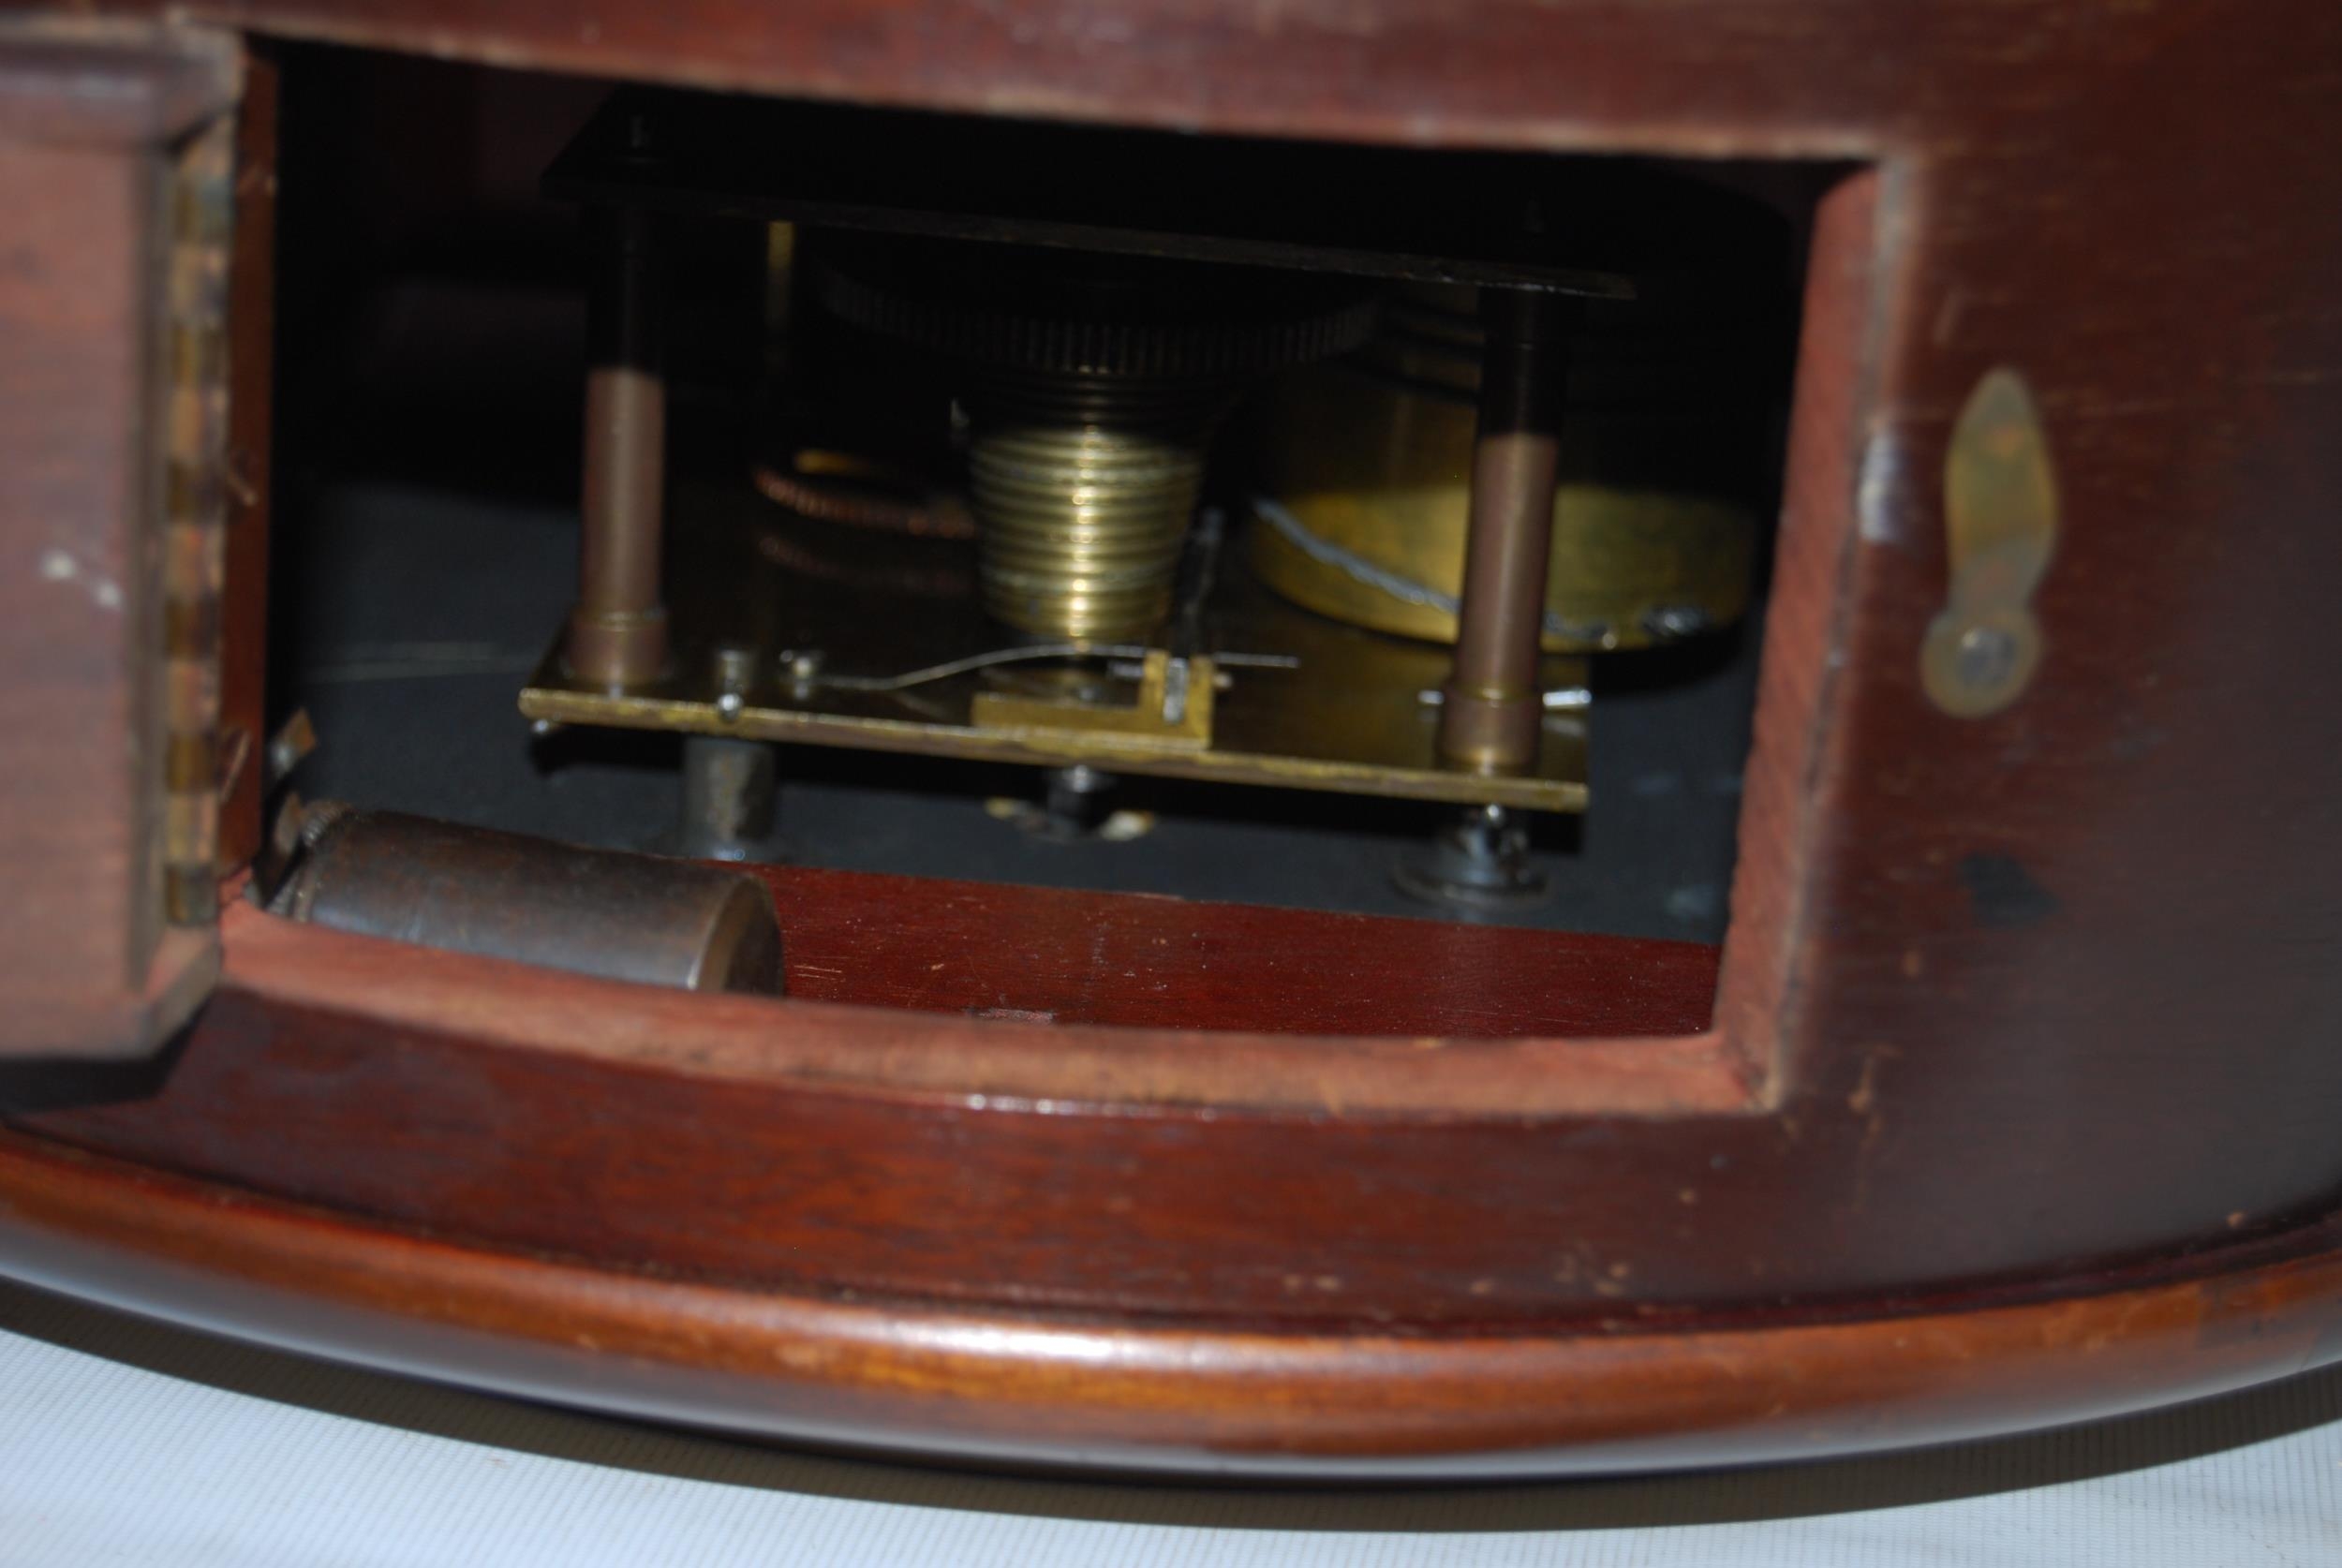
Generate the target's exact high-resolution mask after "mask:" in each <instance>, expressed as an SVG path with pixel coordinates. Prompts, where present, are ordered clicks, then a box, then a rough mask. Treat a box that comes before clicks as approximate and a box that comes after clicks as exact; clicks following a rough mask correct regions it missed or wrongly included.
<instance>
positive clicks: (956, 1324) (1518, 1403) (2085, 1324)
mask: <svg viewBox="0 0 2342 1568" xmlns="http://www.w3.org/2000/svg"><path fill="white" fill-rule="evenodd" d="M0 1249H5V1250H6V1251H7V1256H8V1258H9V1260H10V1264H9V1266H10V1269H11V1271H12V1272H15V1273H17V1274H20V1275H22V1276H23V1277H26V1278H29V1279H33V1280H38V1281H40V1282H42V1283H44V1284H48V1285H51V1286H52V1287H55V1288H59V1289H64V1290H70V1291H73V1292H76V1293H78V1294H85V1295H89V1296H93V1297H95V1298H96V1299H99V1300H102V1301H107V1302H111V1303H112V1304H114V1305H117V1306H122V1307H126V1308H129V1309H134V1310H138V1311H142V1312H150V1313H156V1314H158V1315H162V1316H166V1317H171V1318H175V1319H178V1320H180V1321H183V1322H188V1323H194V1324H201V1325H203V1326H207V1327H212V1328H216V1329H219V1330H222V1331H224V1332H228V1333H231V1334H236V1335H240V1336H244V1337H247V1338H254V1339H263V1340H265V1341H267V1342H269V1343H272V1344H275V1345H281V1346H287V1347H289V1348H293V1349H298V1350H304V1351H308V1352H312V1353H315V1354H325V1355H332V1356H337V1357H341V1358H345V1359H348V1360H353V1361H358V1362H362V1363H365V1364H367V1365H371V1366H376V1367H382V1368H391V1369H394V1370H400V1371H408V1372H419V1373H422V1374H424V1375H428V1376H432V1377H438V1378H447V1379H452V1380H455V1381H459V1382H463V1383H471V1384H474V1385H478V1386H483V1387H488V1388H496V1389H502V1390H507V1391H510V1392H512V1393H516V1394H521V1395H526V1396H527V1397H530V1398H547V1399H555V1400H560V1401H563V1402H567V1403H574V1404H586V1405H593V1406H597V1407H600V1408H602V1409H606V1410H612V1411H619V1412H625V1413H632V1414H638V1415H647V1416H652V1417H655V1418H659V1419H664V1420H672V1421H681V1422H688V1423H689V1424H691V1425H693V1426H698V1427H716V1428H722V1429H730V1430H734V1431H743V1432H754V1433H763V1434H781V1435H786V1436H791V1437H797V1438H804V1439H811V1440H815V1441H820V1442H833V1443H843V1444H852V1445H862V1446H871V1445H875V1446H885V1447H906V1446H908V1447H914V1448H917V1449H921V1450H923V1451H926V1452H928V1453H934V1454H943V1455H949V1456H953V1457H962V1458H969V1459H975V1460H982V1461H992V1462H999V1461H1012V1460H1013V1461H1041V1462H1057V1463H1072V1464H1080V1465H1085V1466H1099V1465H1114V1466H1129V1467H1138V1468H1152V1469H1178V1470H1188V1471H1196V1472H1211V1473H1222V1474H1224V1473H1243V1474H1277V1473H1285V1474H1292V1473H1302V1474H1310V1475H1332V1474H1362V1473H1367V1474H1379V1475H1416V1476H1438V1475H1448V1476H1453V1475H1474V1476H1494V1475H1506V1474H1524V1473H1525V1474H1535V1473H1549V1472H1556V1471H1578V1472H1595V1471H1616V1470H1632V1469H1646V1470H1647V1469H1653V1468H1657V1467H1663V1466H1677V1465H1715V1464H1727V1463H1743V1462H1748V1461H1753V1460H1775V1459H1784V1458H1805V1457H1818V1456H1822V1455H1827V1454H1843V1453H1849V1452H1857V1451H1861V1450H1865V1449H1875V1448H1882V1447H1891V1446H1897V1445H1901V1444H1906V1443H1917V1442H1940V1441H1945V1440H1949V1439H1955V1438H1966V1437H1977V1436H1981V1435H1985V1434H1989V1433H1994V1432H2002V1431H2008V1430H2012V1429H2016V1428H2020V1427H2028V1426H2039V1425H2048V1424H2052V1423H2056V1422H2064V1421H2074V1420H2080V1419H2083V1418H2086V1417H2090V1416H2096V1415H2105V1414H2112V1413H2118V1412H2122V1411H2127V1410H2135V1409H2138V1408H2140V1407H2142V1406H2144V1405H2149V1404H2155V1403H2158V1402H2162V1401H2167V1400H2173V1399H2180V1398H2193V1397H2200V1396H2202V1395H2207V1394H2214V1393H2217V1392H2220V1391H2223V1390H2226V1389H2231V1388H2236V1387H2240V1386H2243V1385H2245V1384H2247V1383H2255V1382H2259V1381H2261V1380H2264V1379H2267V1378H2272V1377H2278V1376H2283V1375H2284V1374H2286V1373H2289V1372H2292V1371H2297V1370H2300V1369H2302V1368H2307V1367H2312V1366H2317V1365H2320V1364H2322V1363H2325V1362H2330V1361H2333V1360H2335V1359H2336V1358H2337V1357H2342V1236H2337V1235H2336V1234H2335V1228H2334V1227H2333V1226H2332V1225H2330V1224H2329V1225H2323V1226H2318V1227H2313V1228H2311V1229H2308V1230H2305V1231H2302V1232H2298V1233H2293V1234H2290V1235H2283V1236H2278V1237H2272V1238H2268V1239H2265V1240H2262V1241H2260V1242H2255V1243H2248V1244H2242V1245H2236V1246H2231V1247H2229V1248H2227V1249H2224V1250H2219V1251H2216V1252H2213V1253H2210V1254H2207V1255H2204V1256H2201V1257H2198V1258H2194V1259H2188V1260H2167V1261H2163V1262H2160V1263H2158V1264H2156V1265H2149V1266H2146V1267H2142V1268H2140V1269H2137V1270H2133V1271H2128V1272H2126V1273H2119V1274H2097V1275H2081V1276H2075V1277H2072V1278H2068V1279H2065V1280H2059V1281H2057V1282H2056V1287H2057V1292H2058V1294H2056V1295H2055V1296H2044V1295H2042V1294H2038V1293H2032V1294H1998V1295H1994V1294H1972V1295H1969V1296H1965V1297H1961V1298H1952V1299H1918V1300H1905V1301H1902V1302H1897V1303H1893V1304H1892V1305H1891V1307H1890V1308H1886V1309H1880V1310H1878V1312H1877V1315H1875V1316H1872V1317H1869V1318H1858V1319H1852V1320H1848V1319H1845V1318H1843V1317H1831V1316H1823V1315H1816V1314H1811V1313H1803V1312H1799V1311H1795V1310H1786V1311H1784V1310H1777V1309H1776V1310H1771V1311H1756V1312H1747V1313H1740V1314H1719V1315H1716V1316H1712V1317H1691V1318H1685V1319H1680V1320H1677V1321H1674V1322H1670V1323H1667V1324H1638V1323H1636V1322H1635V1321H1634V1320H1633V1319H1632V1318H1631V1317H1629V1316H1624V1315H1622V1316H1620V1317H1617V1318H1614V1319H1610V1320H1603V1321H1594V1322H1588V1323H1583V1324H1576V1325H1572V1326H1571V1327H1568V1328H1564V1329H1558V1330H1549V1331H1544V1332H1536V1333H1528V1334H1523V1333H1519V1332H1505V1331H1494V1332H1483V1333H1478V1334H1469V1335H1453V1336H1446V1337H1438V1336H1431V1337H1427V1336H1423V1335H1420V1334H1393V1333H1388V1332H1381V1331H1377V1330H1375V1329H1373V1328H1371V1327H1354V1328H1352V1329H1351V1330H1350V1331H1349V1332H1345V1333H1340V1334H1323V1333H1317V1334H1310V1333H1289V1332H1288V1333H1270V1332H1263V1331H1261V1330H1259V1329H1257V1328H1251V1329H1248V1328H1241V1327H1235V1328H1222V1327H1213V1326H1209V1325H1201V1324H1189V1325H1178V1324H1162V1323H1155V1324H1137V1323H1132V1322H1130V1321H1127V1320H1101V1319H1095V1318H1092V1319H1078V1318H1064V1317H1050V1316H1045V1315H1036V1314H1030V1313H1017V1312H1010V1311H1001V1310H997V1309H995V1310H990V1311H983V1312H974V1311H965V1310H950V1309H936V1308H933V1307H923V1306H920V1305H917V1304H913V1303H906V1302H889V1301H870V1300H865V1299H854V1298H840V1297H837V1296H834V1295H833V1296H826V1297H824V1296H815V1295H808V1294H771V1293H765V1292H759V1291H749V1290H740V1289H734V1288H727V1287H726V1286H724V1285H722V1284H720V1283H712V1282H707V1281H700V1280H677V1279H674V1278H672V1277H666V1276H662V1275H659V1274H655V1273H626V1272H619V1271H615V1270H596V1269H592V1268H587V1267H581V1266H579V1265H576V1264H574V1263H571V1262H566V1261H563V1260H560V1259H554V1258H545V1257H542V1256H537V1255H517V1254H512V1253H497V1252H489V1251H482V1250H475V1249H471V1248H467V1247H465V1246H461V1245H456V1244H452V1243H451V1242H449V1241H447V1240H445V1239H442V1238H436V1237H427V1236H421V1235H411V1234H403V1233H400V1232H395V1231H385V1230H378V1229H369V1228H367V1227H364V1226H361V1225H356V1224H352V1223H351V1222H349V1221H348V1220H345V1219H342V1218H339V1217H337V1216H334V1215H332V1214H327V1213H321V1212H319V1211H316V1210H308V1209H301V1208H296V1207H292V1206H286V1205H282V1204H274V1203H268V1202H263V1201H259V1200H255V1199H252V1198H250V1197H247V1196H245V1195H244V1194H241V1193H238V1192H236V1191H233V1190H231V1189H226V1188H218V1187H210V1186H205V1185H203V1184H200V1183H196V1182H188V1181H185V1180H180V1179H177V1178H173V1177H169V1176H158V1175H156V1174H154V1173H152V1172H147V1171H141V1170H138V1169H136V1168H134V1167H128V1166H124V1165H121V1164H118V1163H115V1162H113V1161H103V1160H95V1159H91V1158H88V1157H85V1156H79V1155H76V1154H73V1153H72V1152H70V1151H67V1150H61V1149H57V1148H55V1147H53V1146H45V1145H43V1144H42V1143H41V1142H40V1141H39V1140H37V1139H32V1138H26V1137H23V1136H22V1135H18V1134H0Z"/></svg>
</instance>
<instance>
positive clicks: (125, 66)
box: [0, 17, 235, 1057]
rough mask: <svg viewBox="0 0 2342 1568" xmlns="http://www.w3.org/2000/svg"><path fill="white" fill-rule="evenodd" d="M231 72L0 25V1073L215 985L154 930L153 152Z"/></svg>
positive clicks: (145, 1043)
mask: <svg viewBox="0 0 2342 1568" xmlns="http://www.w3.org/2000/svg"><path fill="white" fill-rule="evenodd" d="M234 87H235V73H234V56H233V53H232V52H230V51H229V50H226V49H223V48H221V47H220V46H219V41H218V40H212V41H211V42H210V43H209V44H208V45H203V44H200V43H198V44H193V45H190V46H188V47H185V48H181V47H175V46H171V45H169V44H166V43H161V42H157V41H156V40H153V39H144V40H141V39H132V38H121V39H114V38H110V37H107V36H104V35H103V34H102V31H98V32H94V31H93V30H91V29H87V28H69V29H64V30H57V29H53V28H50V27H46V26H42V25H38V24H36V23H31V22H24V21H22V19H17V20H11V19H8V18H5V17H0V210H4V211H6V212H7V213H9V214H14V215H13V216H12V217H11V218H10V219H9V220H8V228H9V238H8V240H7V244H6V246H5V249H4V250H0V670H4V671H5V672H6V675H5V678H0V865H5V866H6V867H7V873H8V876H9V877H10V878H11V879H12V880H13V879H17V878H22V880H23V881H22V885H23V886H25V887H26V888H28V889H32V890H35V891H34V893H33V895H32V896H30V897H27V898H23V899H12V900H8V901H7V907H6V908H4V909H0V996H4V997H5V998H6V1002H7V1005H6V1006H5V1007H0V1057H10V1056H26V1055H47V1056H98V1057H104V1056H123V1055H132V1054H141V1053H144V1052H146V1051H148V1050H150V1049H152V1048H153V1047H154V1046H155V1045H156V1043H158V1042H159V1040H160V1039H161V1037H162V1036H163V1035H164V1034H165V1033H167V1032H168V1031H169V1030H170V1029H172V1028H177V1027H178V1025H180V1024H181V1023H184V1022H185V1019H186V1016H187V1014H188V1013H189V1012H190V1011H191V1010H192V1009H193V1008H194V1006H195V1004H196V1002H197V1001H199V1000H200V998H201V997H202V995H203V993H204V991H205V990H206V989H207V988H208V987H209V984H210V982H211V979H212V977H213V975H214V974H215V973H216V970H217V959H218V954H217V948H216V943H215V941H214V940H213V939H212V936H211V934H210V933H209V932H208V931H200V930H194V929H172V928H170V927H167V926H166V925H165V924H164V910H163V894H162V881H161V866H160V857H161V854H162V846H161V817H162V799H163V792H164V760H163V751H164V732H163V719H162V705H163V704H162V693H161V689H160V688H161V675H160V672H161V669H162V654H161V649H162V640H163V628H162V623H163V608H162V574H161V570H160V566H159V561H158V554H159V553H158V551H157V549H156V535H157V532H158V529H159V523H160V519H159V511H158V504H157V501H156V496H157V495H158V494H159V489H160V484H161V471H162V446H161V439H160V436H159V435H158V433H157V430H156V422H155V414H156V410H157V409H158V408H159V407H160V404H159V402H158V400H157V397H156V388H155V384H154V377H153V375H152V365H153V363H154V362H155V361H156V345H157V342H158V340H159V337H160V327H159V325H158V321H157V316H158V314H159V308H160V306H159V296H160V293H161V272H160V260H159V258H160V254H161V247H162V246H163V245H164V244H166V242H167V238H168V236H167V234H166V233H165V232H164V231H163V225H162V223H161V212H160V207H161V203H160V202H159V201H158V200H156V192H157V191H158V189H159V186H160V184H161V181H162V178H163V165H162V158H161V154H160V149H161V147H162V146H163V144H164V143H165V142H166V141H168V140H170V138H173V137H176V136H178V135H180V134H182V133H183V132H185V130H187V129H188V127H189V126H193V125H195V124H197V123H200V121H201V120H203V119H205V118H207V117H208V116H210V115H213V114H215V113H217V112H219V111H221V110H222V109H223V108H225V107H226V106H227V105H228V104H229V103H230V102H231V101H232V94H233V92H234Z"/></svg>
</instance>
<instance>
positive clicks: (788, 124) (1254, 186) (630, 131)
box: [544, 89, 1765, 300]
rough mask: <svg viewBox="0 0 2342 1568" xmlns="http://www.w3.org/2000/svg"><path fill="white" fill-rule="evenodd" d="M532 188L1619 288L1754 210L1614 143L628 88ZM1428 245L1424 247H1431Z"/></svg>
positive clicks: (969, 236)
mask: <svg viewBox="0 0 2342 1568" xmlns="http://www.w3.org/2000/svg"><path fill="white" fill-rule="evenodd" d="M544 190H545V193H546V194H547V195H548V196H552V197H556V198H560V199H564V200H575V201H581V202H632V203H639V204H642V205H645V206H649V207H654V208H659V209H664V210H668V211H675V212H686V213H696V214H717V215H728V216H734V217H742V218H750V219H759V220H766V221H788V222H795V223H802V224H807V225H812V226H816V227H827V228H837V229H865V230H875V231H881V232H888V233H897V234H918V235H929V236H941V237H947V238H954V239H963V240H982V241H996V242H1001V243H1010V244H1027V245H1050V246H1061V247H1067V248H1078V249H1087V250H1100V251H1109V252H1114V253H1119V254H1125V255H1137V256H1159V257H1178V258H1186V259H1199V260H1215V261H1223V262H1231V263H1237V264H1241V265H1248V266H1258V267H1278V268H1288V269H1298V270H1303V271H1312V272H1339V273H1345V274H1356V275H1360V276H1367V277H1384V278H1406V279H1416V280H1423V281H1430V282H1448V283H1464V284H1478V285H1492V286H1501V287H1506V288H1539V289H1551V290H1555V291H1559V292H1564V293H1572V294H1579V295H1585V296H1589V297H1593V298H1601V299H1618V300H1625V299H1634V298H1637V297H1638V296H1639V295H1642V294H1645V293H1647V292H1648V291H1649V290H1650V288H1652V287H1653V284H1654V282H1655V281H1656V280H1657V279H1658V278H1659V277H1660V276H1661V275H1662V274H1667V273H1668V272H1670V271H1672V270H1675V269H1680V268H1684V267H1697V266H1702V265H1705V264H1709V263H1712V261H1713V259H1715V258H1716V257H1717V256H1719V255H1727V254H1734V253H1736V247H1741V248H1744V247H1745V246H1746V245H1747V244H1748V243H1749V240H1750V237H1751V235H1752V233H1753V232H1754V231H1755V230H1754V229H1753V227H1752V226H1755V225H1760V224H1762V223H1763V222H1764V221H1765V220H1764V218H1763V215H1762V214H1758V213H1756V211H1754V210H1753V209H1751V208H1749V207H1748V206H1747V205H1746V204H1745V203H1743V202H1742V201H1741V200H1739V199H1737V198H1734V197H1731V196H1728V195H1727V194H1726V193H1724V192H1722V191H1720V190H1717V189H1714V188H1712V187H1710V186H1707V185H1702V184H1700V183H1697V182H1696V181H1693V180H1690V179H1687V178H1684V177H1682V176H1673V175H1667V174H1664V173H1661V172H1659V171H1657V170H1653V169H1652V168H1651V167H1650V166H1648V165H1645V164H1642V163H1639V162H1638V161H1636V160H1633V159H1627V158H1600V159H1595V158H1579V159H1566V160H1565V159H1559V158H1554V157H1547V156H1525V155H1514V154H1473V153H1456V152H1431V151H1417V150H1413V149H1404V148H1400V149H1393V148H1362V147H1342V146H1332V145H1327V144H1322V143H1314V142H1301V141H1257V140H1238V139H1233V138H1202V137H1183V136H1175V135H1170V134H1166V133H1164V132H1160V131H1135V130H1124V129H1105V128H1099V127H1094V126H1066V125H1054V124H1036V123H1031V122H1025V121H1014V120H1000V119H955V118H947V117H943V116H938V115H927V114H913V113H903V112H892V111H874V110H863V109H845V108H837V107H832V106H825V105H816V104H797V103H783V102H776V101H771V100H761V99H738V98H715V97H708V96H699V95H692V94H682V93H674V92H659V91H654V90H650V89H627V90H623V91H621V92H619V93H618V94H616V95H615V96H613V97H612V98H611V100H610V101H609V102H608V103H606V104H605V105H604V106H603V107H602V109H601V111H600V112H599V113H597V114H596V115H595V117H594V118H593V119H592V120H591V121H589V122H588V123H587V124H586V127H585V128H584V129H583V130H582V131H580V132H579V134H578V135H577V137H576V138H575V140H573V141H571V144H570V145H569V147H568V148H566V149H565V150H564V151H563V152H562V154H561V155H560V156H559V157H558V158H557V159H556V160H555V162H554V164H553V166H552V167H551V169H549V170H547V171H546V174H545V177H544ZM1431 245H1436V246H1437V253H1436V254H1435V253H1433V252H1432V250H1431V249H1430V248H1429V247H1430V246H1431Z"/></svg>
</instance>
